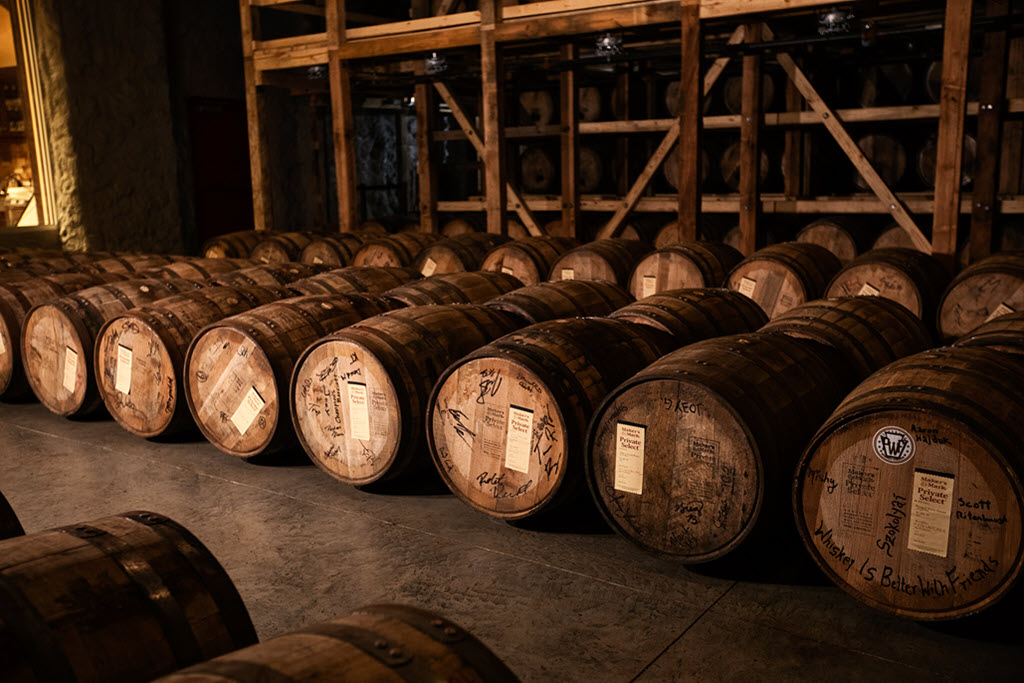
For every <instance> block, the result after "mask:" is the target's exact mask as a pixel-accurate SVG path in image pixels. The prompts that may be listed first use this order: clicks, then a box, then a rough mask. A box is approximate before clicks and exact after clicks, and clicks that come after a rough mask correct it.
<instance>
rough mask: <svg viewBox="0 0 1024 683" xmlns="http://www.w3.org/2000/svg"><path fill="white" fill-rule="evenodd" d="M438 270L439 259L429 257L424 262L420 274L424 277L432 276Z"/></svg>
mask: <svg viewBox="0 0 1024 683" xmlns="http://www.w3.org/2000/svg"><path fill="white" fill-rule="evenodd" d="M435 270H437V261H435V260H434V259H432V258H428V259H427V260H426V261H424V262H423V267H422V268H421V269H420V275H422V276H423V277H430V276H431V275H433V274H434V271H435Z"/></svg>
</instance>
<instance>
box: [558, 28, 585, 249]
mask: <svg viewBox="0 0 1024 683" xmlns="http://www.w3.org/2000/svg"><path fill="white" fill-rule="evenodd" d="M567 40H568V41H569V42H567V43H566V44H565V45H563V46H562V49H561V57H562V60H563V61H571V60H574V59H576V55H577V48H576V45H575V44H574V43H573V42H572V39H571V38H568V39H567ZM560 93H561V114H562V228H563V229H565V230H567V231H568V233H569V236H570V237H575V236H576V233H577V227H578V226H579V222H580V183H579V178H578V173H579V163H580V117H579V112H578V106H577V104H578V101H577V97H578V95H577V92H576V71H575V70H574V69H573V68H572V67H570V68H568V69H566V70H565V71H563V72H562V76H561V88H560Z"/></svg>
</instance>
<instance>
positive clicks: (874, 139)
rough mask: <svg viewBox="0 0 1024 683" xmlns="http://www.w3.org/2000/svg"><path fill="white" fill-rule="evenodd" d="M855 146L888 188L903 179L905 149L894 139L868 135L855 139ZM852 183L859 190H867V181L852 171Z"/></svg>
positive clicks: (905, 163) (905, 162) (905, 160)
mask: <svg viewBox="0 0 1024 683" xmlns="http://www.w3.org/2000/svg"><path fill="white" fill-rule="evenodd" d="M857 146H858V147H860V151H861V152H863V153H864V156H865V157H867V159H868V161H870V162H871V165H872V166H874V168H875V170H876V171H878V175H879V176H881V178H882V180H884V181H885V184H886V185H888V186H889V187H890V188H891V187H892V186H893V185H895V184H897V183H898V182H899V181H900V180H902V179H903V174H904V173H906V170H907V148H906V147H904V146H903V143H901V142H900V141H899V140H897V139H896V138H894V137H892V136H891V135H884V134H882V133H869V134H867V135H863V136H861V137H860V138H858V139H857ZM854 183H855V184H856V186H857V188H858V189H860V190H869V189H870V187H869V186H868V184H867V181H866V180H864V178H863V177H861V175H860V173H857V172H856V171H854Z"/></svg>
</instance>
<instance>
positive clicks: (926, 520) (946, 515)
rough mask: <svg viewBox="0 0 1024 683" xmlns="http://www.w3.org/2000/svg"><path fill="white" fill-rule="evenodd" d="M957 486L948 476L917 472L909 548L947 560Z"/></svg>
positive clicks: (912, 497) (913, 493)
mask: <svg viewBox="0 0 1024 683" xmlns="http://www.w3.org/2000/svg"><path fill="white" fill-rule="evenodd" d="M953 483H954V478H953V477H952V476H950V475H948V474H940V473H939V472H928V471H926V470H914V490H913V492H912V494H911V496H910V530H909V532H908V533H907V548H909V549H910V550H916V551H917V552H919V553H928V554H929V555H938V556H939V557H945V556H946V551H947V547H948V545H949V519H950V516H951V514H952V512H953Z"/></svg>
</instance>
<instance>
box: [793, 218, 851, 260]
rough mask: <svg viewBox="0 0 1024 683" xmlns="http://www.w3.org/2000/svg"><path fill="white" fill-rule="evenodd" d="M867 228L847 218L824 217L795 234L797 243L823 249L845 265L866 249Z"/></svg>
mask: <svg viewBox="0 0 1024 683" xmlns="http://www.w3.org/2000/svg"><path fill="white" fill-rule="evenodd" d="M867 236H868V231H867V226H865V225H864V223H863V222H862V221H858V220H856V219H854V218H851V217H849V216H826V217H825V218H819V219H818V220H816V221H812V222H811V223H808V224H807V225H805V226H804V227H802V228H801V229H800V231H799V232H798V233H797V234H796V241H797V242H806V243H808V244H817V245H818V246H819V247H825V248H826V249H828V250H829V251H830V252H832V254H833V255H835V257H836V258H837V259H839V262H840V263H842V264H844V265H845V264H847V263H849V262H850V261H852V260H853V259H855V258H856V257H857V255H858V254H860V253H861V252H862V251H864V249H865V248H866V247H867V243H868V239H867Z"/></svg>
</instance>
